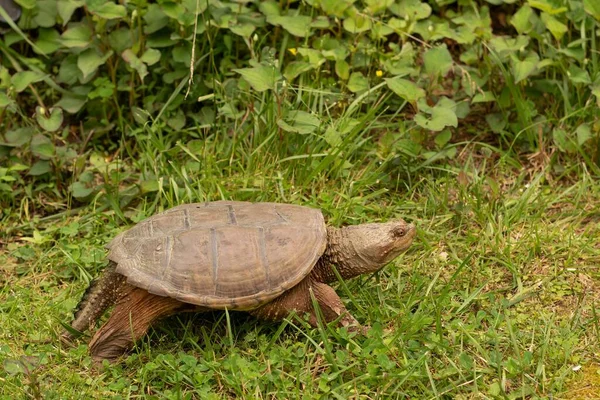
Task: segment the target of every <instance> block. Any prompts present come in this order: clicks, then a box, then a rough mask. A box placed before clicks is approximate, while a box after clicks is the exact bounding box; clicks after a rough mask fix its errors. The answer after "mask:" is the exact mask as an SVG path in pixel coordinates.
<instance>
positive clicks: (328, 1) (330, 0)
mask: <svg viewBox="0 0 600 400" xmlns="http://www.w3.org/2000/svg"><path fill="white" fill-rule="evenodd" d="M352 3H354V1H353V0H320V2H319V5H320V6H321V9H322V10H323V11H324V12H325V14H329V15H332V16H334V17H338V18H342V17H343V16H344V12H345V11H346V10H347V9H348V8H350V6H351V5H352Z"/></svg>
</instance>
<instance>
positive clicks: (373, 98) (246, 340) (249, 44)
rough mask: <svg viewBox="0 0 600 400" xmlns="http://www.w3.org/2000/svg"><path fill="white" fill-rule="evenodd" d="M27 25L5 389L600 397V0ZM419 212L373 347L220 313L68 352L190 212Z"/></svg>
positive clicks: (345, 290)
mask: <svg viewBox="0 0 600 400" xmlns="http://www.w3.org/2000/svg"><path fill="white" fill-rule="evenodd" d="M16 2H17V3H18V4H19V5H20V7H21V8H22V15H21V17H20V19H19V20H18V22H16V23H13V22H10V21H11V20H10V18H8V15H7V14H6V12H5V11H4V10H0V16H2V17H3V18H4V19H5V20H8V21H9V22H8V23H5V24H2V25H0V33H1V38H2V40H1V41H0V57H1V59H0V60H1V61H0V132H1V133H0V142H1V143H0V208H1V211H0V224H1V227H2V229H1V231H0V270H1V274H0V282H1V283H2V284H1V286H0V327H1V329H0V398H2V399H14V398H22V397H32V398H42V397H44V398H57V399H65V398H107V397H111V398H141V397H148V398H172V399H182V398H185V399H192V398H202V399H208V398H299V397H302V398H338V399H347V398H418V399H426V398H432V399H433V398H442V399H443V398H448V399H449V398H452V399H534V398H553V399H560V398H578V399H591V398H598V393H600V369H599V366H598V365H599V364H598V363H599V362H600V360H599V359H598V354H600V348H599V345H598V343H599V339H600V329H599V328H600V326H599V325H600V324H599V320H598V315H597V305H598V297H599V293H600V290H599V288H598V285H599V279H600V271H599V265H600V227H599V226H600V224H599V221H600V184H599V183H598V180H597V178H598V176H599V175H600V169H599V166H600V121H599V119H598V118H599V100H598V99H599V96H600V60H599V53H598V49H599V44H600V41H599V40H598V35H599V33H600V2H598V1H596V0H485V1H484V0H430V1H420V0H302V1H294V0H289V1H288V0H280V1H273V0H265V1H258V0H255V1H251V0H248V1H244V0H237V1H218V0H183V1H157V2H149V1H146V0H130V1H126V0H122V1H118V2H107V1H100V0H85V1H84V0H41V1H34V0H16ZM218 199H236V200H250V201H278V202H291V203H298V204H304V205H308V206H314V207H319V208H321V209H323V211H324V213H325V214H326V216H327V218H328V220H329V222H330V223H331V224H334V225H339V224H354V223H359V222H363V221H376V220H385V219H389V218H393V217H396V216H401V217H403V218H406V219H409V220H411V221H414V222H416V223H417V225H418V227H419V234H418V238H417V240H416V243H415V244H414V245H413V247H412V249H411V250H410V251H409V252H408V253H406V254H405V255H404V256H402V257H400V258H399V259H398V260H396V261H395V262H394V263H392V265H389V266H388V267H387V268H385V269H384V270H382V271H380V272H379V273H377V274H375V275H373V276H367V277H361V278H358V279H356V280H353V281H349V282H340V283H339V285H338V292H339V293H340V294H341V295H342V297H343V298H344V299H345V300H346V301H347V306H348V308H349V309H350V310H351V311H352V312H353V313H354V315H356V316H357V318H358V319H359V321H361V322H363V323H365V324H370V325H372V330H371V332H370V333H369V334H368V335H367V336H366V337H361V336H355V335H354V334H350V333H348V332H347V331H346V330H345V329H339V328H337V327H335V326H323V327H320V328H319V329H311V328H310V327H308V326H307V325H306V323H305V322H304V321H303V320H302V319H301V318H300V319H299V318H290V319H288V320H286V321H284V322H282V323H275V324H266V323H263V322H258V321H256V320H254V319H252V318H249V317H247V316H245V315H243V314H234V313H232V314H224V313H214V314H199V315H188V316H179V317H173V318H169V319H168V320H167V321H165V322H163V323H161V324H158V325H157V326H156V328H155V329H153V330H152V332H151V333H150V335H149V336H148V337H147V338H146V339H144V340H143V341H142V342H141V343H139V345H138V346H137V348H136V349H135V350H134V351H133V353H132V355H131V356H130V357H128V358H127V359H125V360H124V361H123V362H122V363H120V364H116V365H105V366H104V368H100V369H97V368H94V367H93V366H92V363H91V359H90V357H89V356H88V354H87V347H86V342H87V339H86V338H85V337H84V338H83V339H82V340H81V341H79V342H78V343H77V345H76V346H75V347H74V348H66V347H64V346H62V345H61V344H60V343H59V341H58V339H57V337H58V334H59V332H60V330H61V329H62V326H61V323H62V324H64V323H68V322H69V320H70V318H71V312H72V310H73V308H74V306H75V305H76V303H77V301H78V300H79V297H80V296H81V293H82V291H83V290H84V288H85V287H86V286H87V285H88V283H89V281H90V279H92V277H94V276H97V274H98V273H99V271H101V270H102V268H103V267H104V266H105V264H106V261H105V259H104V256H105V250H104V249H103V246H104V244H106V243H107V242H108V241H109V240H110V238H112V237H113V236H114V235H115V234H116V233H117V232H119V231H121V230H122V229H125V228H126V227H127V226H130V225H132V224H134V223H135V222H138V221H140V220H142V219H144V218H146V217H147V216H149V215H152V214H154V213H156V212H159V211H161V210H164V209H166V208H168V207H171V206H173V205H176V204H180V203H184V202H200V201H207V200H218Z"/></svg>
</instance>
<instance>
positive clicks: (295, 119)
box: [277, 111, 321, 134]
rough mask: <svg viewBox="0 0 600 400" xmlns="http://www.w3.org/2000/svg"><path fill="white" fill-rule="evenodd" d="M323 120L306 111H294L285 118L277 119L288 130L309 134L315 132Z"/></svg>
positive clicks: (281, 126)
mask: <svg viewBox="0 0 600 400" xmlns="http://www.w3.org/2000/svg"><path fill="white" fill-rule="evenodd" d="M320 124H321V120H320V119H319V118H318V117H317V116H315V115H313V114H310V113H307V112H306V111H292V112H290V113H288V115H287V116H286V117H285V118H284V119H280V120H278V121H277V125H278V126H279V127H280V128H281V129H283V130H284V131H286V132H295V133H300V134H307V133H312V132H314V131H315V130H316V129H317V128H318V127H319V125H320Z"/></svg>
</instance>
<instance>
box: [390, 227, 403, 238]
mask: <svg viewBox="0 0 600 400" xmlns="http://www.w3.org/2000/svg"><path fill="white" fill-rule="evenodd" d="M404 235H406V229H404V228H401V227H396V228H394V229H392V236H394V237H397V238H401V237H403V236H404Z"/></svg>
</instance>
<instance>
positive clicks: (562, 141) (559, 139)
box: [552, 128, 577, 153]
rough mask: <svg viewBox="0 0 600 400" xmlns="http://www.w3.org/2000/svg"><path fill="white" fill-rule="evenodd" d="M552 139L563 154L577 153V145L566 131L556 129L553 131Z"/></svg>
mask: <svg viewBox="0 0 600 400" xmlns="http://www.w3.org/2000/svg"><path fill="white" fill-rule="evenodd" d="M552 139H553V140H554V144H556V146H557V147H558V149H559V150H560V151H562V152H565V153H575V152H576V151H577V147H576V146H575V143H573V141H572V140H571V138H569V135H568V134H567V132H566V131H565V130H564V129H561V128H554V129H553V130H552Z"/></svg>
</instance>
